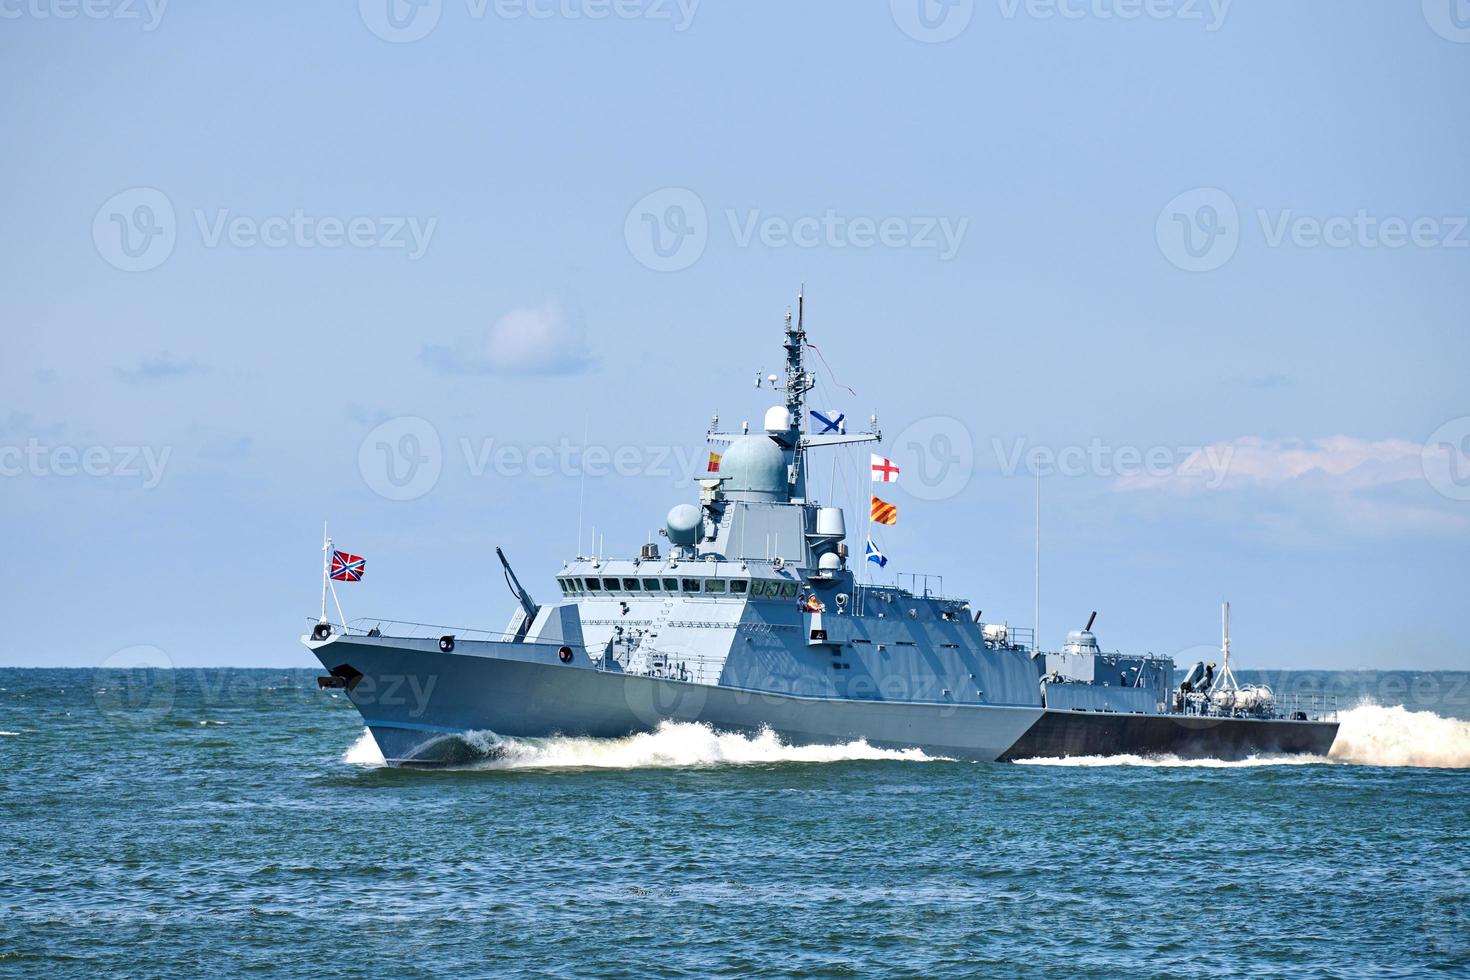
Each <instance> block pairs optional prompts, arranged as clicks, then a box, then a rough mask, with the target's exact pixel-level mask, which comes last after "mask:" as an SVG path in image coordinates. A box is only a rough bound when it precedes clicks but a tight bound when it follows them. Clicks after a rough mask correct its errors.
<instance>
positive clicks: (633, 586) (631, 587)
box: [623, 578, 638, 592]
mask: <svg viewBox="0 0 1470 980" xmlns="http://www.w3.org/2000/svg"><path fill="white" fill-rule="evenodd" d="M623 589H624V591H626V592H637V591H638V580H637V579H636V578H625V579H623Z"/></svg>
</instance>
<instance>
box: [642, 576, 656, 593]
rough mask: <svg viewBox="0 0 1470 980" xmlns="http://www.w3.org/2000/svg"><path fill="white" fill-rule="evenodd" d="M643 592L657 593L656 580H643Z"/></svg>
mask: <svg viewBox="0 0 1470 980" xmlns="http://www.w3.org/2000/svg"><path fill="white" fill-rule="evenodd" d="M643 591H644V592H657V591H658V579H656V578H646V579H644V580H643Z"/></svg>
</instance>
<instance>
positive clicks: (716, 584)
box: [704, 578, 725, 595]
mask: <svg viewBox="0 0 1470 980" xmlns="http://www.w3.org/2000/svg"><path fill="white" fill-rule="evenodd" d="M704 591H706V592H715V593H719V594H720V595H723V594H724V592H725V580H724V579H722V578H709V579H705V580H704Z"/></svg>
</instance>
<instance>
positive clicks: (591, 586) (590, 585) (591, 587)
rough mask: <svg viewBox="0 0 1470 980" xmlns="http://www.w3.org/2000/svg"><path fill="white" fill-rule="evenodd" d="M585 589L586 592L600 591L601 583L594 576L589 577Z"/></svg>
mask: <svg viewBox="0 0 1470 980" xmlns="http://www.w3.org/2000/svg"><path fill="white" fill-rule="evenodd" d="M587 591H588V592H601V591H602V583H601V582H599V581H598V580H597V579H595V578H589V579H588V580H587Z"/></svg>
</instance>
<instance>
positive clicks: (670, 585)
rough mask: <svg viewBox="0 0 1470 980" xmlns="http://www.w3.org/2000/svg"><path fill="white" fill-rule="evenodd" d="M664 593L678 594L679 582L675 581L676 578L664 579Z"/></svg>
mask: <svg viewBox="0 0 1470 980" xmlns="http://www.w3.org/2000/svg"><path fill="white" fill-rule="evenodd" d="M664 591H665V592H678V591H679V580H678V579H676V578H666V579H664Z"/></svg>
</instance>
